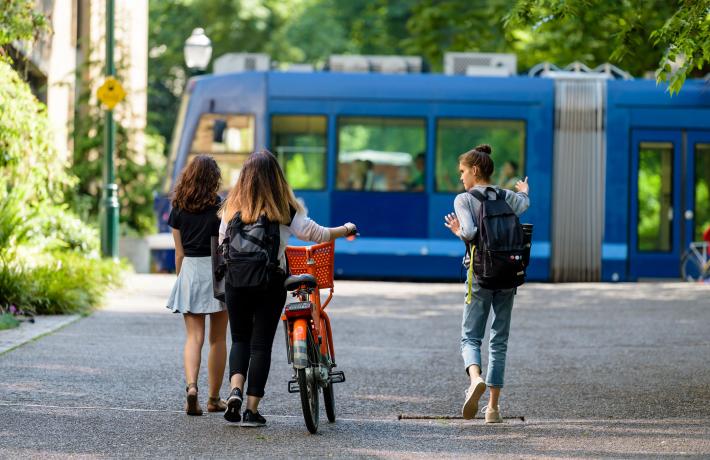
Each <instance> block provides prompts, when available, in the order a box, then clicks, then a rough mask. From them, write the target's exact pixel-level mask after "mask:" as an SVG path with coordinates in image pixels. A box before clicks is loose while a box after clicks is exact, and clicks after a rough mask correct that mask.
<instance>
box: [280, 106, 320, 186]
mask: <svg viewBox="0 0 710 460" xmlns="http://www.w3.org/2000/svg"><path fill="white" fill-rule="evenodd" d="M326 130H327V118H326V117H325V116H324V115H274V116H272V117H271V151H272V152H273V153H274V155H276V157H277V158H278V159H279V163H280V164H281V167H282V168H283V170H284V174H285V175H286V180H287V181H288V183H289V184H290V185H291V187H293V188H294V190H323V189H324V188H325V184H326V181H325V178H326V139H327V135H326V134H327V132H326Z"/></svg>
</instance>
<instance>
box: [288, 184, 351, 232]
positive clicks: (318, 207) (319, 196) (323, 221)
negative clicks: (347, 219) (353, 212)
mask: <svg viewBox="0 0 710 460" xmlns="http://www.w3.org/2000/svg"><path fill="white" fill-rule="evenodd" d="M294 193H295V194H296V198H299V199H301V200H303V202H304V204H305V205H306V208H307V210H308V217H310V218H311V219H313V220H314V221H316V222H318V223H319V224H320V225H324V226H327V227H329V226H332V225H333V224H332V221H331V218H330V194H329V193H328V192H324V191H319V192H311V191H305V190H296V191H295V192H294ZM342 223H343V222H341V224H342Z"/></svg>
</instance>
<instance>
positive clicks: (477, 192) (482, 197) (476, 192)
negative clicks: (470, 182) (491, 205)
mask: <svg viewBox="0 0 710 460" xmlns="http://www.w3.org/2000/svg"><path fill="white" fill-rule="evenodd" d="M468 193H470V194H471V195H473V197H474V198H475V199H477V200H478V201H481V202H483V201H486V200H488V196H486V194H485V193H481V191H480V190H472V191H470V192H468Z"/></svg>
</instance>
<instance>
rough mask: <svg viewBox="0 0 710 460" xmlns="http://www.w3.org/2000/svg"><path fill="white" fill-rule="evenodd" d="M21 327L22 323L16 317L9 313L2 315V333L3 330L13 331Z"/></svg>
mask: <svg viewBox="0 0 710 460" xmlns="http://www.w3.org/2000/svg"><path fill="white" fill-rule="evenodd" d="M19 325H20V322H19V321H17V319H15V317H14V316H12V315H10V314H8V313H2V314H0V331H2V330H3V329H13V328H15V327H17V326H19Z"/></svg>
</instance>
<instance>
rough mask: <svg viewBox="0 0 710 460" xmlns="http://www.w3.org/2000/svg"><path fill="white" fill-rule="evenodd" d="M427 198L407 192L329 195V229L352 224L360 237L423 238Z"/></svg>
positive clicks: (335, 193)
mask: <svg viewBox="0 0 710 460" xmlns="http://www.w3.org/2000/svg"><path fill="white" fill-rule="evenodd" d="M427 209H428V206H427V196H426V194H424V193H407V192H349V191H348V192H345V191H342V192H340V191H336V192H332V195H331V216H332V222H333V225H342V224H343V223H344V222H348V221H352V222H354V223H355V224H356V225H357V226H358V229H359V230H360V233H361V234H362V235H363V236H368V237H400V238H426V236H427V235H426V222H427V215H428V210H427Z"/></svg>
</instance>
